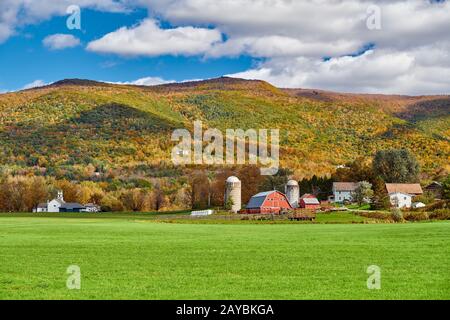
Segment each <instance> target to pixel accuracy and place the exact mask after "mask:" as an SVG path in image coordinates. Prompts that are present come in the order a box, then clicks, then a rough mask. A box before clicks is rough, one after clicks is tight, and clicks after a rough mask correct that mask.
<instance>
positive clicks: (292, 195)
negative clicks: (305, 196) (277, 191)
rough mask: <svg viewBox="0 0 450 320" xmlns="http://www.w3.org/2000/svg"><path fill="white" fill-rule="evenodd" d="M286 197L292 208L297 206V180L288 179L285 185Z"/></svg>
mask: <svg viewBox="0 0 450 320" xmlns="http://www.w3.org/2000/svg"><path fill="white" fill-rule="evenodd" d="M285 193H286V197H287V198H288V200H289V203H290V204H291V206H292V207H293V208H298V201H299V198H300V188H299V186H298V182H297V181H295V180H289V181H288V183H287V184H286V186H285Z"/></svg>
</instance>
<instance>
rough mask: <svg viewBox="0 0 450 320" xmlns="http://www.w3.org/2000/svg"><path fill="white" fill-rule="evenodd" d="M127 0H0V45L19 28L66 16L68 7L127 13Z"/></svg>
mask: <svg viewBox="0 0 450 320" xmlns="http://www.w3.org/2000/svg"><path fill="white" fill-rule="evenodd" d="M127 3H128V1H127V0H118V1H117V0H58V1H55V0H1V1H0V44H1V43H2V42H4V41H6V40H7V39H8V38H9V37H10V36H12V35H13V34H15V33H16V29H17V28H18V27H20V26H24V25H28V24H34V23H39V22H40V21H43V20H47V19H50V18H51V17H53V16H63V15H66V10H67V8H68V7H69V6H70V5H78V6H80V8H90V9H94V10H98V11H105V12H128V11H129V10H130V9H129V7H128V5H127Z"/></svg>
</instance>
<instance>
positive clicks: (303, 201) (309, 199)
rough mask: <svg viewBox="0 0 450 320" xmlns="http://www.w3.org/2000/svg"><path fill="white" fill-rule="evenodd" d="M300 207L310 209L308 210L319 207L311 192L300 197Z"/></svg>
mask: <svg viewBox="0 0 450 320" xmlns="http://www.w3.org/2000/svg"><path fill="white" fill-rule="evenodd" d="M299 204H300V208H302V209H310V210H316V209H319V208H320V202H319V200H318V199H317V198H316V197H315V196H314V195H312V194H309V193H307V194H304V195H303V196H302V197H301V198H300V202H299Z"/></svg>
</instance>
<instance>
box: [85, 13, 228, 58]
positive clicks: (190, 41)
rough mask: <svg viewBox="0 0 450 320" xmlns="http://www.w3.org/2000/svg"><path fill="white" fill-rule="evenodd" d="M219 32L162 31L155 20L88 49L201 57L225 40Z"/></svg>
mask: <svg viewBox="0 0 450 320" xmlns="http://www.w3.org/2000/svg"><path fill="white" fill-rule="evenodd" d="M221 39H222V35H221V33H220V32H219V31H217V30H211V29H206V28H194V27H178V28H173V29H162V28H160V26H159V25H158V23H157V22H156V21H155V20H153V19H146V20H144V21H143V22H142V23H140V24H139V25H137V26H135V27H131V28H127V27H122V28H120V29H119V30H116V31H114V32H111V33H108V34H107V35H105V36H104V37H102V38H101V39H99V40H95V41H92V42H90V43H89V44H88V46H87V49H88V50H90V51H95V52H101V53H115V54H119V55H124V56H139V55H146V56H158V55H164V54H171V55H186V56H191V55H199V54H205V53H206V52H208V51H209V50H211V47H212V46H213V44H214V43H216V42H219V41H221Z"/></svg>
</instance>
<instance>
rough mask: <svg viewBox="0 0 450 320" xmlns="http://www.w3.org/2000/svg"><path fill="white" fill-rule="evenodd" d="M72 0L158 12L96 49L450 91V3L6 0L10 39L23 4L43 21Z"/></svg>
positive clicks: (391, 88)
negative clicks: (221, 60) (236, 59)
mask: <svg viewBox="0 0 450 320" xmlns="http://www.w3.org/2000/svg"><path fill="white" fill-rule="evenodd" d="M69 2H70V4H79V5H80V6H82V7H91V8H95V9H97V10H103V11H114V10H116V11H125V10H129V9H130V8H132V6H134V7H146V8H148V9H149V10H148V12H149V17H148V18H147V19H145V20H144V21H142V22H141V23H140V24H138V25H135V26H131V27H123V28H120V29H118V30H116V31H114V32H111V33H109V34H107V35H105V36H103V37H102V38H100V39H98V40H96V41H93V42H91V43H90V44H89V45H88V47H87V48H88V50H91V51H93V52H100V53H113V54H118V55H122V56H158V55H167V54H169V55H184V56H193V55H198V56H201V57H203V58H210V59H214V58H218V57H232V56H240V55H248V56H251V57H254V58H257V59H259V60H260V61H262V62H261V63H259V64H258V65H257V66H255V67H253V68H252V69H250V70H246V71H244V72H240V73H237V74H234V75H232V76H239V77H246V78H256V79H262V80H267V81H270V82H272V83H273V84H275V85H277V86H284V87H311V88H312V87H316V88H324V89H333V90H340V91H352V92H381V93H388V92H391V93H407V94H422V93H449V92H450V82H449V81H448V80H446V79H448V75H449V73H450V59H449V58H450V56H449V53H450V37H449V36H448V30H450V1H425V0H379V1H374V0H345V1H344V0H305V1H292V0H252V1H248V0H227V1H224V0H223V1H219V0H170V1H168V0H135V1H129V0H117V1H113V0H78V1H76V0H70V1H65V0H62V1H51V0H43V1H34V0H3V1H2V2H1V3H0V42H1V41H2V39H5V38H7V37H8V36H10V35H11V34H13V33H14V31H15V26H16V25H17V21H16V22H14V21H15V20H17V15H18V12H19V10H18V8H19V9H20V10H22V11H23V12H24V14H23V16H24V19H23V21H33V19H34V20H35V19H43V18H44V17H48V16H50V15H55V14H61V12H63V10H65V7H66V6H67V5H68V3H69ZM38 3H39V6H40V5H41V4H42V8H41V7H39V6H38V5H37V4H38ZM5 4H6V5H5ZM373 5H376V6H378V7H377V8H379V9H380V12H381V16H380V18H381V20H380V25H381V29H379V30H377V29H375V30H371V29H370V28H368V27H367V20H368V17H370V16H371V15H373V14H374V13H373V12H372V11H371V10H369V9H370V8H371V6H373ZM1 9H4V10H1ZM5 21H6V22H5ZM158 21H165V22H169V23H170V25H171V26H172V27H171V28H170V29H166V28H163V27H161V25H160V24H159V22H158ZM27 23H28V22H27ZM364 48H366V49H364ZM367 48H370V50H367Z"/></svg>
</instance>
